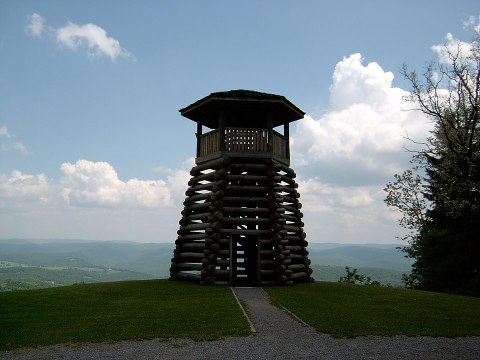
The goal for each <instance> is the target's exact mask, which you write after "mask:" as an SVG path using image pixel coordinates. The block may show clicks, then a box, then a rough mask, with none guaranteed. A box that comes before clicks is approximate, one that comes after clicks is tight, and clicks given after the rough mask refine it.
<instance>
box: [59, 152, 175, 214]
mask: <svg viewBox="0 0 480 360" xmlns="http://www.w3.org/2000/svg"><path fill="white" fill-rule="evenodd" d="M61 170H62V172H63V177H62V179H61V185H62V197H63V199H64V200H65V201H67V202H68V203H69V204H71V205H77V206H85V205H90V206H127V207H147V208H154V207H159V206H171V205H172V195H171V191H170V189H169V188H168V187H167V184H166V183H165V181H163V180H139V179H136V178H134V179H130V180H128V181H127V182H123V181H121V180H120V179H119V178H118V175H117V172H116V171H115V169H114V168H113V167H112V166H111V165H110V164H109V163H106V162H92V161H88V160H78V161H77V162H76V163H75V164H71V163H64V164H62V166H61Z"/></svg>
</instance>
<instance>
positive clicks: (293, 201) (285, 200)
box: [275, 195, 298, 206]
mask: <svg viewBox="0 0 480 360" xmlns="http://www.w3.org/2000/svg"><path fill="white" fill-rule="evenodd" d="M275 201H276V202H278V203H279V204H285V203H286V204H296V203H297V201H298V200H297V198H295V197H293V196H282V195H280V196H277V197H276V198H275ZM280 206H282V205H280Z"/></svg>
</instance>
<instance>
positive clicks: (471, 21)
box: [462, 16, 480, 32]
mask: <svg viewBox="0 0 480 360" xmlns="http://www.w3.org/2000/svg"><path fill="white" fill-rule="evenodd" d="M462 24H463V30H465V31H469V30H470V29H473V30H474V31H476V32H480V16H478V17H475V16H469V17H468V18H467V19H466V20H463V21H462Z"/></svg>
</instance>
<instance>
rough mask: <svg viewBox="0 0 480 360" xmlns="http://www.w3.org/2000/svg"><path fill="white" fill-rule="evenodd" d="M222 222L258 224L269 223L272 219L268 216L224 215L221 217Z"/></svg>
mask: <svg viewBox="0 0 480 360" xmlns="http://www.w3.org/2000/svg"><path fill="white" fill-rule="evenodd" d="M223 223H224V224H229V225H237V224H238V225H260V224H266V225H270V224H271V223H272V219H270V218H239V217H224V218H223Z"/></svg>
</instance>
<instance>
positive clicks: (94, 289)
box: [0, 280, 250, 350]
mask: <svg viewBox="0 0 480 360" xmlns="http://www.w3.org/2000/svg"><path fill="white" fill-rule="evenodd" d="M248 334H250V331H249V326H248V324H247V322H246V320H245V318H244V317H243V315H242V312H241V310H240V309H239V307H238V305H237V303H236V301H235V299H234V298H233V297H232V294H231V291H230V289H229V288H227V287H207V286H200V285H196V284H190V283H179V282H172V281H168V280H153V281H131V282H114V283H101V284H89V285H73V286H67V287H60V288H51V289H42V290H30V291H13V292H5V293H0V350H7V349H12V348H17V347H25V346H36V345H49V344H57V343H66V342H97V341H117V340H125V339H144V338H156V337H162V338H191V339H195V340H203V339H206V340H210V339H217V338H222V337H227V336H241V335H248Z"/></svg>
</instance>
